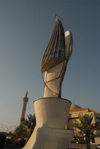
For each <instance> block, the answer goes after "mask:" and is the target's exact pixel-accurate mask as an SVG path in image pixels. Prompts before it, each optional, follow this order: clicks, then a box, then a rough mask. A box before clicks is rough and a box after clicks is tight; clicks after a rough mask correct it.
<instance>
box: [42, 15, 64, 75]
mask: <svg viewBox="0 0 100 149" xmlns="http://www.w3.org/2000/svg"><path fill="white" fill-rule="evenodd" d="M65 59H66V56H65V34H64V28H63V25H62V23H61V21H60V20H59V18H58V17H56V22H55V25H54V29H53V32H52V35H51V38H50V41H49V43H48V46H47V48H46V50H45V52H44V55H43V58H42V62H41V72H42V73H43V72H45V71H48V70H49V69H50V68H52V67H54V66H55V65H57V64H59V63H61V62H62V61H64V60H65Z"/></svg>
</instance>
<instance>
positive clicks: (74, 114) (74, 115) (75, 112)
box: [68, 104, 100, 143]
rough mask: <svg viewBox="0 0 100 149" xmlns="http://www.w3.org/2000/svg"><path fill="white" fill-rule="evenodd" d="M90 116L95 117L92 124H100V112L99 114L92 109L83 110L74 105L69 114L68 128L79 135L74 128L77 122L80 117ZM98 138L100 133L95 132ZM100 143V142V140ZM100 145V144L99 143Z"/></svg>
mask: <svg viewBox="0 0 100 149" xmlns="http://www.w3.org/2000/svg"><path fill="white" fill-rule="evenodd" d="M85 114H89V115H92V116H93V119H92V123H93V124H96V123H100V112H97V111H95V110H93V109H91V108H82V107H80V106H78V105H75V104H72V105H71V108H70V113H69V120H68V128H69V129H74V133H75V134H77V133H78V129H76V128H74V127H73V123H74V121H75V120H77V121H78V120H79V115H85ZM95 134H96V136H99V135H100V131H95ZM99 141H100V140H99ZM99 143H100V142H99Z"/></svg>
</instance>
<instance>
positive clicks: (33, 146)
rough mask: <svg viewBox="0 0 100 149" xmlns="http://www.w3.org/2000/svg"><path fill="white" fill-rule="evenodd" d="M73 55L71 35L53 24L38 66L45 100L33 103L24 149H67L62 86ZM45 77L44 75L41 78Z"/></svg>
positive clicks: (66, 108)
mask: <svg viewBox="0 0 100 149" xmlns="http://www.w3.org/2000/svg"><path fill="white" fill-rule="evenodd" d="M71 53H72V34H71V32H70V31H67V32H65V33H64V29H63V25H62V23H61V21H60V20H59V18H58V16H56V22H55V26H54V29H53V33H52V36H51V39H50V41H49V44H48V46H47V48H46V50H45V52H44V55H43V58H42V62H41V73H42V76H43V81H44V97H43V98H40V99H36V100H35V101H34V111H35V116H36V127H35V129H34V131H33V133H32V135H31V137H30V139H29V141H28V142H27V144H26V145H25V147H24V149H67V148H68V145H69V143H70V142H71V140H72V137H73V130H68V129H66V123H67V121H68V117H69V109H70V105H71V102H70V101H69V100H67V99H63V98H61V86H62V81H63V79H64V75H65V71H66V67H67V63H68V61H69V58H70V56H71ZM43 73H44V75H43Z"/></svg>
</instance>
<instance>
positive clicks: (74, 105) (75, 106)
mask: <svg viewBox="0 0 100 149" xmlns="http://www.w3.org/2000/svg"><path fill="white" fill-rule="evenodd" d="M81 108H82V107H80V106H78V105H76V104H73V103H72V104H71V107H70V110H76V109H81Z"/></svg>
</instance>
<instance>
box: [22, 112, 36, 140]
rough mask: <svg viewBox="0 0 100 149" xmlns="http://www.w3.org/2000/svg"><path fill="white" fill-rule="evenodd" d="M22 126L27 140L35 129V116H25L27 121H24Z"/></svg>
mask: <svg viewBox="0 0 100 149" xmlns="http://www.w3.org/2000/svg"><path fill="white" fill-rule="evenodd" d="M24 125H25V127H26V129H27V136H28V138H29V137H30V136H31V134H32V132H33V130H34V128H35V125H36V118H35V114H34V115H32V114H29V115H27V119H25V121H24Z"/></svg>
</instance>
